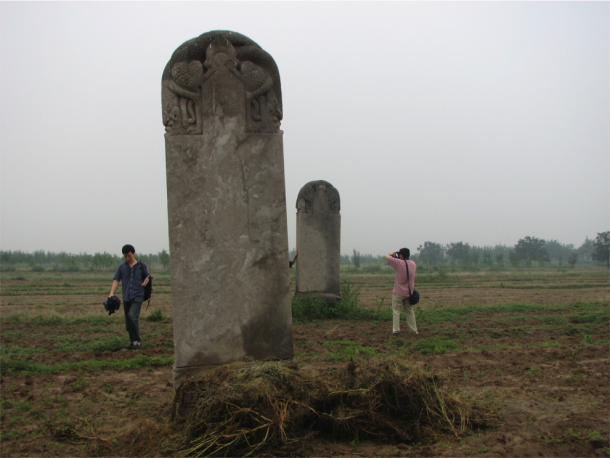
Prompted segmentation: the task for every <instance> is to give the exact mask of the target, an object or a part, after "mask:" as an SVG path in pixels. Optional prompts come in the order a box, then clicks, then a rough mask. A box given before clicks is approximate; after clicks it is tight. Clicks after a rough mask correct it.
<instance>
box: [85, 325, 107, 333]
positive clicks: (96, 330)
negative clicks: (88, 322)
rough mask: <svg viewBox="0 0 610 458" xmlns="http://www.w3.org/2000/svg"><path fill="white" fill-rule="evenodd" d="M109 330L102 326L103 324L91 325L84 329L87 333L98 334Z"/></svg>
mask: <svg viewBox="0 0 610 458" xmlns="http://www.w3.org/2000/svg"><path fill="white" fill-rule="evenodd" d="M107 331H108V329H106V328H102V327H101V326H91V327H88V328H85V329H83V332H84V333H85V334H98V333H100V332H107Z"/></svg>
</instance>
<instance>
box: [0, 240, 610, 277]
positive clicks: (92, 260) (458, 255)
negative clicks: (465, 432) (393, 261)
mask: <svg viewBox="0 0 610 458" xmlns="http://www.w3.org/2000/svg"><path fill="white" fill-rule="evenodd" d="M294 254H295V250H294V248H293V249H292V250H290V252H289V259H292V258H293V257H294ZM136 257H137V258H138V259H140V260H142V261H144V262H145V263H146V264H148V265H149V266H151V267H154V266H161V267H162V268H163V269H167V268H169V261H170V255H169V253H168V252H167V251H166V250H162V251H160V252H158V253H157V254H139V253H138V254H136ZM411 259H412V260H414V261H415V262H417V263H418V264H420V265H422V266H424V267H426V266H438V265H443V264H450V265H453V266H459V267H464V268H469V267H492V266H500V267H502V266H508V265H510V266H513V267H519V266H525V267H532V266H533V265H534V263H536V265H538V266H544V265H547V264H550V263H553V264H555V265H558V266H566V267H575V266H576V264H577V263H581V264H591V263H593V262H600V263H604V264H606V267H608V268H609V269H610V231H607V232H598V233H597V237H595V239H593V240H592V239H590V238H589V237H586V238H585V241H584V242H583V243H582V245H580V246H579V247H578V248H575V247H574V245H572V244H567V245H566V244H562V243H560V242H558V241H557V240H543V239H539V238H536V237H531V236H529V235H528V236H526V237H524V238H522V239H519V241H518V242H517V243H516V244H515V245H514V246H508V245H501V244H498V245H494V246H476V245H470V244H468V243H464V242H451V243H449V244H447V245H443V244H440V243H435V242H430V241H427V242H424V244H423V245H420V246H418V247H417V252H414V250H413V251H412V252H411ZM122 262H123V256H119V255H117V254H110V253H107V252H103V253H94V254H87V253H79V254H70V253H66V252H65V251H61V252H59V253H56V252H52V251H44V250H38V251H34V252H33V253H27V252H24V251H20V250H17V251H4V250H0V269H1V270H3V271H6V270H14V269H16V268H18V267H19V268H22V267H23V268H27V267H30V268H31V269H32V270H34V271H43V270H49V269H50V270H54V271H60V272H76V271H79V270H113V269H116V268H117V267H118V266H119V264H121V263H122ZM383 263H385V255H372V254H362V253H360V251H358V250H356V249H355V248H354V249H353V250H352V255H351V256H350V255H347V254H344V255H341V264H344V265H351V266H353V267H354V268H356V269H359V268H360V267H361V266H369V267H372V266H380V265H381V264H383ZM369 270H370V269H369Z"/></svg>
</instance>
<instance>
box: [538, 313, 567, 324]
mask: <svg viewBox="0 0 610 458" xmlns="http://www.w3.org/2000/svg"><path fill="white" fill-rule="evenodd" d="M538 319H539V320H540V321H542V322H543V323H561V324H563V323H565V322H566V317H564V316H554V315H550V316H540V317H538Z"/></svg>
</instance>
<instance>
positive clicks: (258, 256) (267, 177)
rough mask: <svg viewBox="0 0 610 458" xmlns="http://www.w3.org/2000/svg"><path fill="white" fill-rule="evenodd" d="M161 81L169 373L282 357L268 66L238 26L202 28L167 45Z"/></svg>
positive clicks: (275, 90) (285, 332)
mask: <svg viewBox="0 0 610 458" xmlns="http://www.w3.org/2000/svg"><path fill="white" fill-rule="evenodd" d="M245 59H250V60H245ZM257 72H258V73H259V74H258V76H257V78H258V79H256V78H255V77H253V76H252V75H250V74H252V73H255V76H256V73H257ZM248 75H250V76H248ZM259 80H260V81H259ZM162 84H163V113H164V115H163V117H164V124H165V125H166V128H167V133H166V136H165V148H166V166H167V196H168V215H169V237H170V252H171V279H172V302H173V319H174V345H175V381H177V380H178V379H179V377H180V374H182V373H183V372H184V371H185V370H187V369H188V368H192V367H196V366H202V365H211V364H223V363H227V362H232V361H238V360H248V359H264V358H269V357H272V358H290V357H292V356H293V343H292V318H291V309H290V297H289V296H290V281H289V272H288V266H287V265H286V264H287V263H286V259H287V258H288V235H287V225H286V198H285V183H284V159H283V143H282V135H283V134H282V132H281V131H279V120H280V119H281V92H280V85H279V73H278V72H277V67H276V66H275V63H274V62H273V59H272V58H271V56H269V55H268V54H267V53H265V52H264V51H263V50H262V49H260V47H258V45H256V43H254V42H253V41H251V40H249V39H248V38H246V37H244V36H242V35H239V34H236V33H234V32H224V31H217V32H209V33H206V34H203V35H201V36H200V37H199V38H196V39H193V40H190V41H188V42H186V43H185V44H183V45H182V46H180V47H179V48H178V49H177V50H176V52H175V53H174V55H173V56H172V59H171V60H170V62H169V63H168V65H167V67H166V69H165V72H164V74H163V81H162ZM261 107H264V109H265V110H264V113H261V112H260V108H261ZM270 107H272V109H270ZM171 113H173V115H172V114H171ZM174 115H175V116H174Z"/></svg>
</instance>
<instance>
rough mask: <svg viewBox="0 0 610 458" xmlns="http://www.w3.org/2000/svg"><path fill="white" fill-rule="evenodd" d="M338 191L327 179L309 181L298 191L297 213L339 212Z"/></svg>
mask: <svg viewBox="0 0 610 458" xmlns="http://www.w3.org/2000/svg"><path fill="white" fill-rule="evenodd" d="M340 210H341V200H340V199H339V191H337V189H336V188H335V187H334V186H333V185H332V184H330V183H329V182H328V181H324V180H317V181H310V182H309V183H307V184H306V185H305V186H303V187H302V188H301V190H300V191H299V195H298V196H297V213H310V214H315V213H318V214H319V213H339V211H340Z"/></svg>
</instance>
